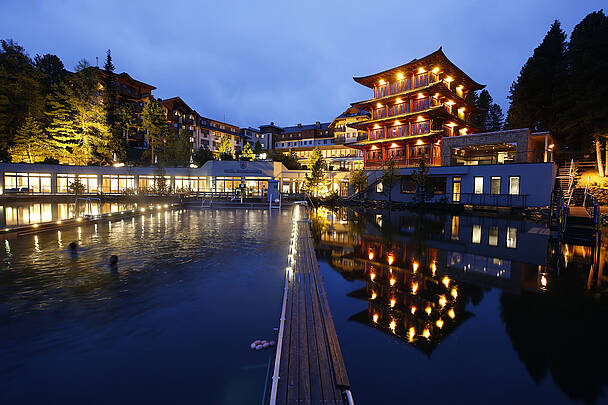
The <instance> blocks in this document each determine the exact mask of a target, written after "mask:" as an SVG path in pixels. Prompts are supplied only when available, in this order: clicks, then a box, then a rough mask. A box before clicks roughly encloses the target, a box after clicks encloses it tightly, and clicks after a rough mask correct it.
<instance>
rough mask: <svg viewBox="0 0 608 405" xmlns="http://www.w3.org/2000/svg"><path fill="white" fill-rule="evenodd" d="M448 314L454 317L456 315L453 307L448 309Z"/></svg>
mask: <svg viewBox="0 0 608 405" xmlns="http://www.w3.org/2000/svg"><path fill="white" fill-rule="evenodd" d="M448 316H449V317H450V318H452V319H454V317H455V316H456V313H455V312H454V308H451V309H450V310H449V311H448Z"/></svg>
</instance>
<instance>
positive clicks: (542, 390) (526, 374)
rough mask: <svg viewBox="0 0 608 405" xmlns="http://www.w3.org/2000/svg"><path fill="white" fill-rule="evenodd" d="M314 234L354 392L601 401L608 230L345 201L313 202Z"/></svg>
mask: <svg viewBox="0 0 608 405" xmlns="http://www.w3.org/2000/svg"><path fill="white" fill-rule="evenodd" d="M313 237H314V238H315V242H316V247H317V254H318V256H319V257H320V262H321V263H320V267H321V270H322V272H323V277H324V279H325V282H326V289H327V290H328V298H329V301H330V305H331V307H332V313H333V315H334V322H335V325H336V328H337V332H338V337H339V339H340V344H341V346H342V352H343V355H344V357H345V361H346V364H347V368H348V372H349V377H350V380H351V384H352V386H353V387H356V391H354V392H356V393H357V400H358V402H361V403H383V404H393V403H394V404H398V403H403V402H405V401H407V402H424V403H433V404H434V403H446V402H457V403H458V402H460V401H462V400H464V398H467V400H469V399H473V401H472V402H474V403H477V402H483V403H535V402H546V403H570V402H577V401H581V400H582V401H585V402H589V403H599V402H601V401H603V400H605V391H606V386H607V385H608V372H607V371H606V369H605V368H604V367H603V366H602V364H604V363H605V362H606V361H608V343H606V342H608V327H607V326H606V323H605V322H604V320H605V319H606V318H607V317H608V305H607V303H608V301H607V300H606V298H607V297H608V294H605V291H606V287H608V282H607V280H606V278H605V277H604V276H603V274H606V271H607V270H608V269H607V266H606V242H603V246H601V247H600V249H597V248H594V247H592V246H573V245H566V244H560V243H559V241H557V240H554V239H552V238H551V233H550V232H549V230H548V229H547V228H546V227H545V226H544V225H542V224H538V223H533V222H527V221H521V220H518V219H513V218H497V217H492V216H485V217H482V216H470V215H460V216H452V215H447V214H433V213H430V212H427V213H424V214H417V213H413V212H390V213H389V212H382V211H372V212H367V213H365V214H363V213H361V214H358V213H355V212H353V211H347V210H338V211H334V212H329V211H327V210H320V212H319V213H318V215H317V216H316V218H315V220H314V221H313ZM331 269H333V271H332V270H331ZM378 332H381V333H379V334H378ZM361 342H365V345H363V346H362V345H361ZM420 355H422V356H420ZM394 381H403V382H404V383H405V384H406V385H407V386H408V387H409V386H411V387H419V388H420V389H416V390H407V394H406V393H405V392H404V391H403V390H402V388H403V385H402V384H393V382H394ZM497 381H500V382H497ZM507 381H508V386H509V389H508V390H505V389H504V387H505V386H504V384H507ZM432 387H442V389H441V390H433V389H432ZM353 389H354V390H355V388H353Z"/></svg>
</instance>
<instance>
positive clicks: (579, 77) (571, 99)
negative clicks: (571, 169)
mask: <svg viewBox="0 0 608 405" xmlns="http://www.w3.org/2000/svg"><path fill="white" fill-rule="evenodd" d="M566 60H567V66H568V77H567V79H566V82H565V85H564V86H563V88H564V92H563V93H562V97H561V100H563V104H561V105H560V107H561V108H560V111H559V120H558V126H557V130H556V131H555V132H556V133H557V134H558V136H559V138H560V139H561V140H562V142H563V143H565V144H566V145H568V146H571V147H573V148H574V149H576V150H582V151H588V150H589V149H590V148H591V146H592V143H593V141H594V140H600V139H602V138H605V137H607V136H608V104H607V103H606V100H608V81H606V72H608V17H607V16H606V15H605V14H604V13H603V11H601V10H600V11H596V12H593V13H590V14H589V15H587V16H586V17H585V18H584V19H583V20H582V21H581V22H580V23H578V25H576V27H574V30H573V31H572V34H571V36H570V44H569V46H568V51H567V54H566Z"/></svg>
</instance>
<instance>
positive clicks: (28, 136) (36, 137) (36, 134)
mask: <svg viewBox="0 0 608 405" xmlns="http://www.w3.org/2000/svg"><path fill="white" fill-rule="evenodd" d="M9 153H10V154H11V156H12V160H13V162H23V163H36V162H43V161H44V159H46V158H47V157H49V155H50V150H49V147H48V139H47V137H46V136H45V135H44V133H43V131H42V128H41V126H40V123H39V122H38V121H37V120H36V119H35V118H34V117H33V116H32V115H31V114H28V116H27V117H26V118H25V122H24V123H23V125H21V127H20V128H19V129H18V130H17V132H16V133H15V138H14V139H13V146H11V147H10V148H9Z"/></svg>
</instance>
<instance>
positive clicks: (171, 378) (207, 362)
mask: <svg viewBox="0 0 608 405" xmlns="http://www.w3.org/2000/svg"><path fill="white" fill-rule="evenodd" d="M289 225H290V218H289V216H288V212H283V213H276V212H275V213H273V214H272V215H269V213H268V212H267V211H262V210H250V211H245V210H237V211H232V210H226V211H221V210H219V211H215V210H206V211H199V210H172V211H171V210H169V211H165V212H162V213H156V212H154V213H149V214H148V213H146V214H145V215H143V216H140V217H136V218H129V219H124V220H116V221H113V222H108V221H102V222H99V223H96V224H88V223H83V225H81V226H80V227H78V228H67V229H64V230H61V231H59V232H58V231H50V232H44V233H40V234H37V235H28V236H24V237H20V238H18V239H13V240H5V241H4V244H5V248H4V249H2V250H1V251H0V330H2V333H1V334H0V358H2V364H0V381H1V382H0V403H24V402H28V403H29V402H37V401H38V402H40V401H42V402H48V401H49V400H50V402H53V403H58V402H62V403H82V402H87V403H108V402H111V401H114V400H115V399H116V398H121V400H120V401H124V402H142V401H152V402H158V401H160V402H163V403H171V402H173V401H175V400H179V401H180V402H184V403H192V402H200V403H221V402H224V403H235V404H236V403H244V402H243V401H244V400H243V398H242V397H241V396H245V397H255V398H261V396H262V390H263V388H264V378H265V371H266V370H265V366H266V364H267V363H266V362H267V356H268V355H269V353H263V354H260V353H257V354H255V353H252V352H251V350H250V349H249V344H250V341H251V339H252V338H254V337H255V338H272V337H273V328H274V327H275V326H276V322H277V321H276V320H277V319H278V316H279V312H280V302H281V292H282V290H281V286H282V283H283V281H284V280H283V274H284V273H283V269H284V263H285V257H286V254H287V240H288V237H289ZM74 240H79V241H80V245H81V249H79V251H78V253H77V254H72V253H70V251H69V249H68V248H67V245H68V244H69V243H70V242H71V241H74ZM113 254H116V255H118V257H119V262H118V271H112V269H111V268H110V267H109V265H108V260H109V257H110V255H113ZM259 364H263V365H264V366H263V367H262V368H261V369H260V367H258V365H259ZM224 369H230V370H232V371H231V373H229V374H225V373H222V372H219V373H218V370H224ZM122 373H126V374H125V375H128V378H127V377H125V378H126V380H125V378H122V377H120V378H117V375H122ZM124 381H128V384H124ZM201 381H204V382H205V386H206V387H208V388H209V389H205V390H201ZM32 386H36V389H35V390H32V389H31V387H32ZM99 386H103V387H105V388H104V390H103V391H102V392H99ZM234 386H237V387H238V390H237V391H234V389H233V387H234ZM144 387H146V388H145V389H144ZM92 393H96V394H95V398H92V397H91V394H92ZM235 393H238V395H236V399H233V400H231V401H228V400H226V397H231V396H233V394H235ZM120 401H119V402H120ZM245 402H246V401H245Z"/></svg>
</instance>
